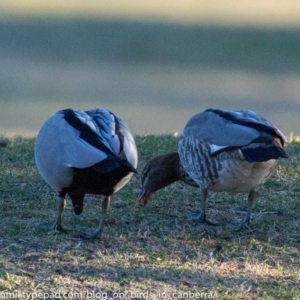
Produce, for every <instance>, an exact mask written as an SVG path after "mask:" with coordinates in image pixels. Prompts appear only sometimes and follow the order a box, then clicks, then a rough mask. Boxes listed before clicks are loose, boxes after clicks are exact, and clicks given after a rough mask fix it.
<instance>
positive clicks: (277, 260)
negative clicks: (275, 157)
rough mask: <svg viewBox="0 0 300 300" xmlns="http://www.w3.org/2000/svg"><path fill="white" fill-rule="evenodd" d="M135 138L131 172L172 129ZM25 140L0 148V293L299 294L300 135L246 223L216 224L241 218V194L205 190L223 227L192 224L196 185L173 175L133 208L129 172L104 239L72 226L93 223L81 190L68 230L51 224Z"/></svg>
mask: <svg viewBox="0 0 300 300" xmlns="http://www.w3.org/2000/svg"><path fill="white" fill-rule="evenodd" d="M136 142H137V146H138V149H139V167H138V170H139V172H141V170H142V168H143V166H144V165H145V163H146V162H147V161H148V160H149V159H150V158H151V157H153V156H155V155H158V154H162V153H166V152H170V151H173V150H175V149H176V145H177V141H176V138H174V137H173V136H170V135H162V136H138V137H136ZM33 147H34V139H30V138H22V137H18V138H14V139H8V140H7V147H5V148H0V205H1V211H0V220H1V226H0V298H1V296H3V294H2V295H1V293H4V292H5V293H13V292H19V295H21V294H22V293H29V292H30V293H36V294H37V293H38V292H41V293H48V294H49V295H50V294H51V293H52V294H51V295H52V297H53V295H54V293H59V292H60V293H61V294H63V293H73V295H72V294H69V296H73V297H74V298H80V295H76V294H75V293H80V292H81V293H84V292H86V293H87V292H88V293H90V294H87V295H85V296H84V295H83V296H82V298H90V299H95V298H96V295H95V294H96V293H98V294H97V295H98V296H99V297H98V298H100V293H104V294H103V295H102V296H103V297H105V295H106V296H107V298H116V299H133V298H135V299H147V298H148V299H149V298H150V296H151V298H152V299H158V298H159V296H160V299H172V298H179V297H180V296H181V297H182V298H185V299H192V298H193V293H194V295H196V294H195V293H199V294H198V299H199V297H200V296H201V293H202V299H209V296H211V295H212V294H213V295H214V297H215V299H300V286H299V281H300V272H299V269H300V268H299V267H300V251H299V248H300V165H299V160H300V143H296V142H295V143H291V144H290V145H289V146H288V149H287V152H288V153H289V155H290V158H289V159H287V160H281V161H280V162H279V165H278V167H277V172H276V173H275V174H274V176H273V177H272V178H270V179H269V180H268V182H267V183H266V184H265V186H264V188H263V189H262V190H261V191H260V194H259V198H258V201H257V203H256V205H255V207H254V210H253V214H252V225H251V228H250V229H243V230H241V231H239V232H232V231H228V230H227V229H226V228H225V226H223V224H225V223H226V222H227V221H228V220H232V219H240V218H241V217H242V216H243V214H244V212H245V210H246V206H247V203H246V195H243V194H239V195H231V194H225V193H222V194H221V193H219V194H212V193H211V195H210V197H209V201H208V214H209V216H211V217H212V218H214V219H216V220H217V221H219V222H220V223H221V224H222V225H221V226H218V227H211V226H207V225H197V226H194V224H193V223H192V222H191V221H189V220H187V218H186V216H185V213H186V211H188V210H189V211H194V210H197V209H199V206H200V201H199V199H200V195H199V191H198V189H196V188H192V187H189V186H187V185H184V184H181V183H176V184H174V185H171V186H169V187H167V188H166V189H164V190H161V191H159V192H157V193H156V194H155V195H153V197H152V198H151V200H150V202H149V203H148V205H147V206H146V207H138V206H135V204H136V203H137V200H138V194H139V182H140V181H139V176H135V177H133V178H132V180H131V181H130V183H129V184H128V185H127V186H126V187H124V188H123V189H122V190H121V191H119V192H118V193H117V194H115V195H114V197H113V200H112V205H111V209H110V210H109V214H108V218H107V224H106V227H105V228H104V233H103V237H102V239H101V240H95V241H85V240H81V239H78V238H77V237H76V233H77V232H78V231H79V230H80V229H87V230H94V229H95V227H96V226H97V223H98V220H99V217H100V213H99V211H98V210H97V207H99V203H100V202H99V199H98V198H97V197H96V196H88V197H86V201H85V209H84V212H83V214H82V215H81V216H79V217H78V216H75V215H74V213H73V211H72V207H71V205H70V201H69V200H68V206H67V210H66V216H65V220H64V224H65V227H66V228H68V229H71V228H72V230H70V232H69V233H67V234H63V233H55V232H53V231H52V230H51V227H52V225H53V224H54V222H55V219H56V217H57V202H56V200H55V195H54V192H53V191H52V190H51V189H50V188H49V187H48V186H47V184H46V183H45V182H44V181H43V180H42V179H41V177H40V176H39V174H38V172H37V169H36V167H35V163H34V155H33ZM99 210H100V208H99ZM164 292H165V293H166V295H167V297H165V298H164V297H163V294H162V293H164ZM92 293H94V296H95V297H94V298H93V297H92ZM174 293H177V294H176V295H173V296H172V294H174ZM178 293H179V294H178ZM204 293H208V294H206V298H205V294H204ZM199 295H200V296H199ZM6 296H7V297H8V294H7V295H6ZM10 298H12V297H10ZM19 298H21V297H20V296H19ZM56 298H58V294H57V296H56Z"/></svg>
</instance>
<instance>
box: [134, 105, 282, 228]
mask: <svg viewBox="0 0 300 300" xmlns="http://www.w3.org/2000/svg"><path fill="white" fill-rule="evenodd" d="M286 145H287V140H286V138H285V136H284V135H283V133H282V132H281V131H280V130H279V129H278V128H277V127H276V126H275V125H274V124H273V123H272V122H271V121H269V120H268V119H266V118H265V117H263V116H261V115H259V114H258V113H256V112H254V111H251V110H239V111H229V110H222V109H207V110H205V111H203V112H200V113H198V114H196V115H195V116H193V117H192V118H191V119H190V120H189V121H188V122H187V124H186V126H185V128H184V130H183V132H182V134H181V136H180V139H179V142H178V149H177V152H171V153H167V154H163V155H159V156H156V157H154V158H152V159H151V160H149V161H148V163H147V164H146V165H145V167H144V169H143V171H142V173H141V192H140V196H139V204H140V205H146V204H147V202H148V200H149V198H150V197H151V196H152V195H153V194H154V193H155V192H156V191H158V190H160V189H162V188H164V187H166V186H168V185H170V184H172V183H174V182H176V181H181V182H184V183H186V184H188V185H190V186H193V187H198V188H200V191H201V194H202V197H201V211H200V213H198V214H187V216H188V218H189V219H192V220H194V221H196V222H197V223H204V222H205V223H208V224H210V225H218V224H217V223H216V222H214V221H211V220H209V219H208V218H207V215H206V200H207V198H208V193H209V191H212V192H233V193H243V192H247V193H248V210H247V214H246V216H245V218H244V219H243V220H242V221H241V222H232V223H229V224H228V225H227V226H228V227H229V228H230V229H234V230H239V229H241V228H242V227H247V226H250V217H251V212H252V208H253V205H254V203H255V199H256V196H257V191H258V190H259V189H260V187H261V186H262V185H263V184H264V182H265V181H266V180H267V179H268V178H269V177H270V176H271V175H272V173H273V172H274V169H275V166H276V163H277V161H278V159H279V158H287V157H288V155H287V153H286V151H285V150H284V147H285V146H286Z"/></svg>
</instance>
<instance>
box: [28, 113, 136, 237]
mask: <svg viewBox="0 0 300 300" xmlns="http://www.w3.org/2000/svg"><path fill="white" fill-rule="evenodd" d="M34 154H35V161H36V166H37V169H38V171H39V173H40V175H41V177H42V178H43V179H44V180H45V181H46V182H47V183H48V184H49V185H50V186H51V187H52V188H53V190H54V191H55V192H56V193H57V196H58V202H59V205H58V217H57V221H56V223H55V226H54V229H55V230H56V231H65V230H64V228H63V224H62V223H63V214H64V210H65V207H66V204H67V202H66V195H68V196H69V197H70V198H71V201H72V204H73V209H74V213H75V214H76V215H80V214H81V213H82V211H83V208H84V205H83V200H84V197H85V195H86V194H94V195H103V196H104V199H103V201H102V211H101V219H100V222H99V225H98V227H97V229H96V231H94V232H92V233H86V232H83V233H80V236H81V237H82V238H86V239H94V238H100V237H101V234H102V231H103V227H104V219H105V216H106V213H107V211H108V209H109V207H110V202H111V197H112V195H113V194H114V193H116V192H117V191H119V190H120V189H121V188H123V187H124V186H125V185H126V184H127V183H128V182H129V180H130V179H131V177H132V176H133V174H134V173H137V171H136V168H137V164H138V152H137V147H136V144H135V141H134V138H133V135H132V133H131V131H130V129H129V127H128V126H127V124H126V123H125V122H124V121H123V120H122V119H121V118H120V117H119V116H117V115H116V114H114V113H113V112H111V111H110V110H107V109H92V110H88V111H81V110H76V109H71V108H68V109H64V110H60V111H58V112H56V113H54V114H53V115H52V116H51V117H50V118H49V119H48V120H47V121H46V122H45V123H44V124H43V126H42V127H41V129H40V131H39V133H38V135H37V137H36V141H35V149H34Z"/></svg>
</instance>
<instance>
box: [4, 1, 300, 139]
mask: <svg viewBox="0 0 300 300" xmlns="http://www.w3.org/2000/svg"><path fill="white" fill-rule="evenodd" d="M69 107H71V108H78V109H84V110H88V109H92V108H102V107H103V108H108V109H110V110H112V111H113V112H115V113H116V114H118V115H120V116H121V117H122V118H123V119H124V120H125V121H126V122H127V124H128V125H129V127H130V128H131V130H132V131H133V133H135V134H164V133H175V132H181V131H182V129H183V127H184V125H185V124H186V122H187V120H188V119H189V118H190V117H191V116H193V115H194V114H195V113H197V112H199V111H202V110H204V109H206V108H225V109H232V110H236V109H252V110H255V111H257V112H259V113H260V114H262V115H264V116H266V117H268V118H270V119H271V120H272V121H273V122H274V123H275V124H276V125H277V126H278V127H279V128H280V129H281V130H282V131H283V132H284V133H285V134H286V135H289V134H290V133H291V132H293V133H294V134H298V135H299V134H300V1H298V0H284V1H283V0H260V1H253V0H243V1H240V0H228V1H223V0H206V1H204V0H164V1H161V0H143V1H140V0H127V1H125V0H124V1H122V0H85V1H82V0H51V1H41V0H26V1H25V0H1V1H0V134H4V135H5V136H14V135H25V136H35V135H36V134H37V132H38V130H39V128H40V127H41V126H42V124H43V122H44V121H45V120H46V119H47V118H48V117H49V116H50V115H51V114H53V113H54V112H56V111H57V110H60V109H64V108H69Z"/></svg>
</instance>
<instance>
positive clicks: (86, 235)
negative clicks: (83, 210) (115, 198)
mask: <svg viewBox="0 0 300 300" xmlns="http://www.w3.org/2000/svg"><path fill="white" fill-rule="evenodd" d="M110 200H111V195H109V196H105V198H104V200H103V202H102V211H101V220H100V223H99V225H98V227H97V229H96V231H95V232H93V233H84V232H83V233H80V237H81V238H83V239H96V238H100V237H101V234H102V231H103V227H104V220H105V217H106V212H107V211H108V209H109V207H110Z"/></svg>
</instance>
